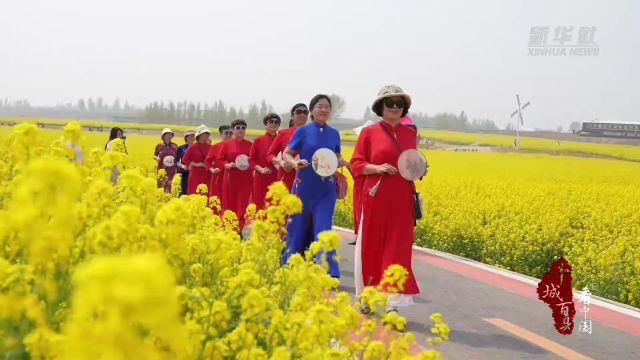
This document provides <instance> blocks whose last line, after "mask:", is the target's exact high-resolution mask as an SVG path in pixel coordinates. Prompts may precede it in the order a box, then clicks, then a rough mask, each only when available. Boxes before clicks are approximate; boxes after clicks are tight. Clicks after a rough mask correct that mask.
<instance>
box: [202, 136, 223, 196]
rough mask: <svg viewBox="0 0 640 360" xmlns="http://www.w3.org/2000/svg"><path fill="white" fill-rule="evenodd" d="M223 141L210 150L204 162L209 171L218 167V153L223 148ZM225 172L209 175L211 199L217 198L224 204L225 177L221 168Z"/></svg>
mask: <svg viewBox="0 0 640 360" xmlns="http://www.w3.org/2000/svg"><path fill="white" fill-rule="evenodd" d="M222 143H223V142H222V141H220V142H218V143H215V144H213V145H211V149H209V153H208V154H207V158H206V159H205V160H204V163H205V165H206V166H207V169H210V168H212V167H217V166H216V163H215V162H216V156H218V153H219V152H220V148H221V147H222ZM220 169H222V170H223V171H221V172H219V173H217V174H211V173H210V175H209V177H210V179H211V180H210V181H209V197H211V196H217V197H218V199H219V200H220V203H222V180H223V175H224V168H220Z"/></svg>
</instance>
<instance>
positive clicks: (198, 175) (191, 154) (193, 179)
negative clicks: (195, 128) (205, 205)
mask: <svg viewBox="0 0 640 360" xmlns="http://www.w3.org/2000/svg"><path fill="white" fill-rule="evenodd" d="M210 148H211V145H209V144H201V143H199V142H195V143H193V144H191V146H189V148H188V149H187V152H186V153H184V156H183V157H182V163H183V164H185V165H187V166H189V165H190V164H191V163H194V162H197V163H203V162H205V159H206V157H207V154H208V153H209V149H210ZM205 166H206V165H205ZM209 174H210V172H209V170H208V169H207V168H206V167H200V166H197V167H196V166H190V167H189V184H188V186H187V194H189V195H192V194H195V193H196V190H197V188H198V185H200V184H205V185H207V186H209Z"/></svg>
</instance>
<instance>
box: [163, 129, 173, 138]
mask: <svg viewBox="0 0 640 360" xmlns="http://www.w3.org/2000/svg"><path fill="white" fill-rule="evenodd" d="M164 134H173V135H175V133H174V132H173V130H171V129H169V128H164V129H162V132H161V133H160V138H162V137H164Z"/></svg>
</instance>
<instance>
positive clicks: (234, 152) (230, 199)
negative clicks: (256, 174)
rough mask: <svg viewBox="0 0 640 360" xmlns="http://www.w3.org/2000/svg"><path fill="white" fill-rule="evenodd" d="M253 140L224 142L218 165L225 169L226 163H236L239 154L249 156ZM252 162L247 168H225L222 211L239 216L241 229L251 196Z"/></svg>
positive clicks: (219, 153)
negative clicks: (228, 211)
mask: <svg viewBox="0 0 640 360" xmlns="http://www.w3.org/2000/svg"><path fill="white" fill-rule="evenodd" d="M250 152H251V141H249V140H244V139H243V140H236V139H231V140H227V141H225V142H223V143H222V145H221V146H220V151H219V152H218V155H217V156H216V167H219V168H221V169H225V167H224V165H225V164H229V163H235V161H236V157H237V156H238V155H241V154H244V155H247V156H249V153H250ZM251 172H252V171H251V164H250V167H249V169H247V170H239V169H237V168H232V169H225V170H224V174H223V179H224V180H223V181H222V211H226V210H231V211H233V212H234V213H236V215H237V216H238V220H239V222H240V230H242V228H244V214H245V212H246V210H247V205H249V199H250V198H251V190H252V187H253V185H252V180H253V177H252V176H251Z"/></svg>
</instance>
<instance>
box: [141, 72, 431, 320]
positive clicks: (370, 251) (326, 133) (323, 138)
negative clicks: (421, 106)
mask: <svg viewBox="0 0 640 360" xmlns="http://www.w3.org/2000/svg"><path fill="white" fill-rule="evenodd" d="M331 106H332V104H331V99H330V98H329V97H328V96H326V95H316V96H315V97H313V99H311V101H310V103H309V107H307V106H306V105H305V104H303V103H299V104H296V105H294V106H293V107H292V108H291V120H290V122H289V128H287V129H284V130H280V131H279V128H280V125H281V119H280V117H279V116H278V115H277V114H268V115H267V116H265V117H264V120H263V123H264V126H265V133H264V134H263V135H261V136H259V137H257V138H256V139H254V140H253V142H252V141H249V140H247V139H245V134H246V129H247V124H246V122H245V121H244V120H242V119H238V120H234V121H233V122H232V123H231V124H230V126H221V127H220V128H219V129H218V131H219V134H220V141H219V142H217V143H216V144H214V145H212V144H211V139H210V135H211V132H210V131H209V129H208V128H207V127H206V126H204V125H202V126H200V127H198V128H197V129H195V130H187V131H185V132H184V142H185V144H184V145H181V146H177V145H176V144H175V143H173V142H172V138H173V136H174V133H173V132H172V131H171V130H169V129H165V130H163V132H162V134H161V138H162V143H160V144H158V145H157V146H156V149H155V153H154V156H155V158H156V160H157V161H158V169H165V171H166V174H167V176H166V177H165V179H164V180H163V181H161V182H160V183H159V184H158V186H159V187H162V188H164V189H165V190H166V191H170V190H171V189H170V187H171V177H172V176H173V174H175V173H176V172H179V173H181V174H182V193H183V194H185V195H190V194H195V193H196V192H197V191H198V186H199V185H201V184H205V185H207V187H208V190H209V194H208V195H209V196H217V197H218V198H220V199H221V203H222V209H223V211H224V210H231V211H234V212H235V213H236V214H237V216H238V219H239V221H240V228H239V231H241V230H242V228H243V226H244V215H245V209H246V207H247V205H248V204H249V202H253V203H255V204H256V206H257V207H258V208H263V207H264V206H265V204H264V197H265V194H266V191H267V188H268V186H269V185H270V184H272V183H273V182H275V181H282V182H284V184H286V186H287V188H288V189H289V190H290V191H291V192H292V193H293V194H296V195H297V196H298V197H299V198H300V199H301V201H302V212H301V213H299V214H296V215H293V216H291V217H290V221H289V223H288V225H287V234H286V237H285V241H286V244H285V247H284V250H283V252H282V263H284V264H286V263H287V262H288V260H289V258H290V257H291V256H292V255H293V254H304V252H305V250H306V249H308V248H309V246H310V244H311V243H312V242H313V241H316V240H317V238H318V234H319V233H320V232H322V231H325V230H330V229H331V228H332V218H333V213H334V209H335V205H336V199H337V195H336V190H337V188H336V178H335V176H330V177H323V176H320V175H318V174H317V173H316V172H315V171H314V170H313V169H312V167H311V166H309V165H310V164H311V163H312V156H313V154H314V153H315V152H316V151H317V150H318V149H321V148H322V149H330V150H331V151H333V152H334V153H335V154H336V157H337V159H338V167H343V166H344V167H347V169H349V170H350V172H351V174H352V176H353V178H354V188H353V213H354V222H355V232H356V234H357V237H356V242H355V245H356V251H355V272H354V274H355V283H356V284H355V285H356V293H357V294H359V293H361V292H362V291H363V289H364V287H365V286H376V285H379V284H380V282H381V280H382V277H383V273H384V271H385V270H386V269H387V268H388V267H389V266H391V265H394V264H398V265H401V266H403V267H404V268H405V269H406V270H407V271H408V277H407V281H406V283H405V285H404V288H403V289H402V290H401V292H400V293H393V294H390V296H389V304H388V309H387V310H388V311H397V307H398V306H406V305H411V304H412V297H411V295H414V294H418V293H419V289H418V285H417V282H416V280H415V277H414V275H413V271H412V267H411V256H412V245H413V238H414V202H413V201H414V197H413V196H414V192H415V186H414V184H413V182H411V181H408V180H406V179H405V178H403V177H402V176H400V174H399V171H398V159H399V157H400V154H401V153H402V152H403V151H404V150H407V149H416V145H417V141H416V140H417V131H416V130H415V127H411V126H407V125H406V124H405V123H403V122H402V121H401V119H403V117H405V115H406V114H407V112H408V110H409V108H410V106H411V98H410V97H409V95H407V94H405V93H404V92H403V91H402V89H401V88H400V87H398V86H395V85H388V86H385V87H383V88H382V89H381V90H380V91H379V93H378V96H377V97H376V99H375V100H374V102H373V105H372V110H373V111H374V112H375V113H376V114H377V115H378V116H379V117H380V118H381V120H380V121H378V122H377V123H375V124H373V125H369V126H367V127H365V128H364V129H363V130H362V131H361V133H360V135H359V137H358V140H357V142H356V145H355V150H354V153H353V156H352V158H351V160H350V162H347V161H345V160H344V159H342V156H341V147H340V133H339V132H338V130H336V129H335V128H333V127H331V126H330V125H329V120H330V116H331ZM309 116H310V118H311V120H310V121H308V117H309ZM390 209H393V211H390ZM322 255H323V254H318V257H320V256H322ZM325 255H326V256H325V257H324V258H325V259H326V261H327V263H328V265H329V266H328V273H329V275H331V276H333V277H336V278H337V277H340V268H339V265H338V261H337V260H336V259H335V256H336V254H335V250H333V251H330V252H328V253H327V254H325ZM383 290H384V289H383ZM369 310H370V309H368V308H366V306H363V308H362V311H363V312H365V313H366V312H368V311H369Z"/></svg>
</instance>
